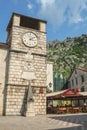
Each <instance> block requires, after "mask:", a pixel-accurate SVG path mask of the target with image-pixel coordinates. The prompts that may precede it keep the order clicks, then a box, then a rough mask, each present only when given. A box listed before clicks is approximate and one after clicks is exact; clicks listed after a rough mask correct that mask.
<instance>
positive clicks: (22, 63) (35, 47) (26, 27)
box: [4, 13, 46, 115]
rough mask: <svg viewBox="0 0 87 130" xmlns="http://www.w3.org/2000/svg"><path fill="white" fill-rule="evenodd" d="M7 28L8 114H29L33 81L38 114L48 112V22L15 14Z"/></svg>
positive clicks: (6, 100) (6, 110)
mask: <svg viewBox="0 0 87 130" xmlns="http://www.w3.org/2000/svg"><path fill="white" fill-rule="evenodd" d="M7 31H8V38H7V43H8V44H9V51H8V58H7V68H6V70H7V72H6V73H7V74H6V98H5V111H4V113H5V115H25V114H26V112H27V110H28V106H27V104H28V103H27V97H28V96H29V94H30V92H29V87H28V85H29V84H28V83H29V82H28V81H30V82H31V89H32V97H33V102H34V106H33V107H34V113H35V115H37V114H46V21H43V20H40V19H35V18H31V17H27V16H23V15H20V14H16V13H13V15H12V17H11V20H10V22H9V24H8V27H7ZM30 98H31V97H30ZM28 112H29V111H28Z"/></svg>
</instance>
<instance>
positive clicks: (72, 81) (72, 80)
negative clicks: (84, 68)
mask: <svg viewBox="0 0 87 130" xmlns="http://www.w3.org/2000/svg"><path fill="white" fill-rule="evenodd" d="M73 86H74V79H72V87H73Z"/></svg>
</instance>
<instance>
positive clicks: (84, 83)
mask: <svg viewBox="0 0 87 130" xmlns="http://www.w3.org/2000/svg"><path fill="white" fill-rule="evenodd" d="M68 82H69V84H68V87H69V88H72V89H74V90H75V91H82V92H83V91H87V69H86V68H76V69H75V70H74V71H73V73H72V74H71V76H70V77H69V79H68Z"/></svg>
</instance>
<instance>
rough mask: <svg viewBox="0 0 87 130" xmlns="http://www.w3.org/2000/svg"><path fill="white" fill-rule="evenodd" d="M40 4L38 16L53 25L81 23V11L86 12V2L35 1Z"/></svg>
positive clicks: (75, 0) (86, 0)
mask: <svg viewBox="0 0 87 130" xmlns="http://www.w3.org/2000/svg"><path fill="white" fill-rule="evenodd" d="M37 3H38V4H40V10H39V12H38V15H41V16H42V17H44V18H46V19H47V20H49V21H50V22H51V23H53V24H54V25H59V26H60V25H61V24H62V23H63V22H65V21H66V22H69V23H78V22H83V21H84V20H85V17H86V16H85V17H83V15H82V13H83V11H84V10H85V11H87V0H37Z"/></svg>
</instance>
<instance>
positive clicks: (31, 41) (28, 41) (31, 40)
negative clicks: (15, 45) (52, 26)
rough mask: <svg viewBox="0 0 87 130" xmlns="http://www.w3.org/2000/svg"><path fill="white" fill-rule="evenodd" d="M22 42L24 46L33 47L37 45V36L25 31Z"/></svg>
mask: <svg viewBox="0 0 87 130" xmlns="http://www.w3.org/2000/svg"><path fill="white" fill-rule="evenodd" d="M23 42H24V44H25V45H26V46H29V47H35V46H36V45H37V37H36V35H35V34H34V33H31V32H28V33H25V34H24V36H23Z"/></svg>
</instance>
